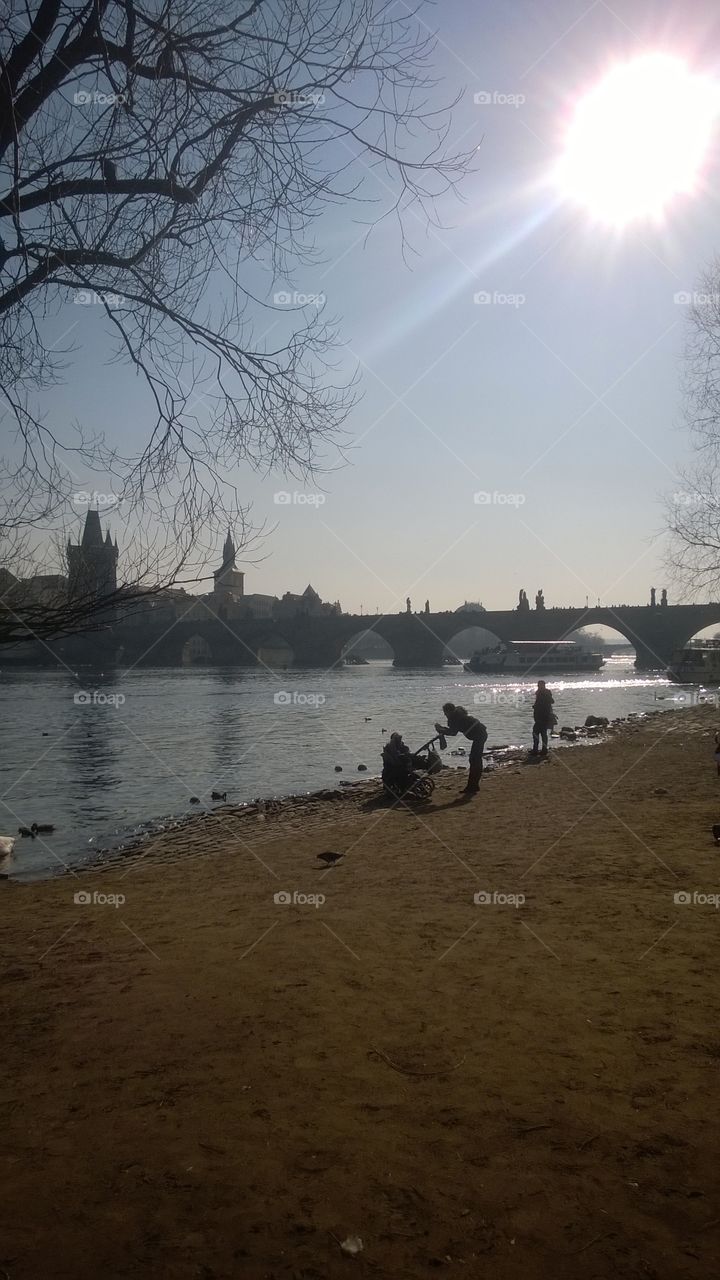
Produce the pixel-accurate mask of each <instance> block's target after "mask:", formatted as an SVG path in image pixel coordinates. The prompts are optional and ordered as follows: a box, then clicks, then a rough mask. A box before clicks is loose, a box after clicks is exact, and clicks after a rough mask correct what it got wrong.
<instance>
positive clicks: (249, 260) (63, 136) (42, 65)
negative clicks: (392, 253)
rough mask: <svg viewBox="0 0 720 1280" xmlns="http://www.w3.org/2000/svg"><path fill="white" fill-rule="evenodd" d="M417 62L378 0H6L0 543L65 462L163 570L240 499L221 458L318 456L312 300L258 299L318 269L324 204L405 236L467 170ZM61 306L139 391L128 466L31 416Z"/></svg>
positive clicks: (407, 27) (278, 460)
mask: <svg viewBox="0 0 720 1280" xmlns="http://www.w3.org/2000/svg"><path fill="white" fill-rule="evenodd" d="M432 52H433V39H432V37H431V36H430V35H429V34H428V28H427V27H426V26H425V24H424V23H423V22H421V20H420V19H419V16H418V14H417V13H416V12H415V11H414V10H413V9H412V7H411V6H410V5H408V4H405V3H400V4H398V3H397V2H396V0H352V2H351V0H38V3H37V4H36V5H35V6H32V5H29V4H27V3H25V2H23V3H16V2H15V0H5V5H4V15H3V22H2V35H0V230H1V231H2V237H1V238H0V395H2V399H3V401H4V405H5V409H6V422H7V420H8V418H9V419H10V421H11V422H13V423H14V426H15V432H16V438H15V440H14V441H13V443H12V444H11V446H10V448H9V449H8V456H7V457H6V458H5V459H4V460H2V461H0V536H1V535H2V533H3V531H5V532H6V533H7V531H8V530H13V529H18V528H20V529H23V528H28V527H32V528H39V527H43V526H45V525H47V524H48V523H49V522H51V521H52V520H53V518H55V517H57V516H58V515H59V514H60V513H62V512H63V511H64V510H67V502H68V499H69V496H70V492H71V488H72V487H73V486H72V484H71V481H70V480H69V479H68V474H69V472H68V468H69V469H70V474H73V475H75V476H77V475H79V474H85V472H87V471H94V472H96V473H100V474H103V475H109V476H112V477H113V479H114V482H115V489H116V491H117V493H118V498H119V500H120V501H122V502H123V503H124V504H125V510H126V512H129V511H131V510H134V509H136V508H137V507H140V508H141V509H142V511H143V513H145V514H146V513H147V512H149V511H152V513H153V518H154V520H155V521H156V522H159V523H160V524H161V525H163V527H165V528H167V529H170V530H171V531H172V536H173V538H174V539H175V543H176V545H177V546H178V548H179V551H178V560H179V561H180V562H182V561H184V560H185V558H186V557H187V556H189V555H191V554H192V552H193V550H194V549H195V547H196V541H197V538H198V535H199V532H200V531H201V530H203V531H204V532H205V534H207V533H208V530H209V529H210V528H211V527H217V523H218V521H220V520H224V518H225V511H226V510H227V507H228V505H231V506H233V507H234V508H235V509H236V510H237V508H238V507H239V503H238V500H237V494H236V493H235V491H234V490H233V488H232V486H230V491H229V496H228V488H227V485H226V481H225V477H226V476H227V475H228V474H231V473H232V471H233V469H234V468H235V467H237V465H238V464H239V463H247V464H249V465H251V466H253V467H260V468H270V467H279V468H281V469H286V470H291V471H294V472H296V473H299V474H306V473H307V472H308V470H310V469H312V468H313V467H314V466H317V465H320V464H322V462H323V460H326V455H325V454H324V452H323V451H324V450H325V449H327V447H328V446H329V444H330V442H337V441H338V440H339V439H340V433H341V428H342V424H343V422H344V420H345V417H346V414H347V412H348V411H349V408H350V407H351V405H352V403H353V400H354V379H353V376H352V375H347V374H341V373H340V372H339V371H338V370H337V368H336V365H335V361H336V357H335V355H334V354H333V348H334V345H335V342H336V335H335V331H334V328H333V327H332V326H331V325H330V324H329V323H328V322H327V321H326V319H325V316H324V310H323V306H322V299H315V300H314V301H313V302H311V303H310V304H309V305H303V304H302V299H301V300H300V302H299V303H297V305H293V295H292V293H290V294H289V296H290V300H291V305H290V306H288V305H287V296H286V294H279V293H278V292H277V289H276V290H275V293H274V294H273V293H272V289H273V285H274V284H277V282H278V281H283V282H287V281H289V280H291V278H292V272H293V269H294V268H296V266H297V264H298V263H302V262H312V261H314V260H315V259H314V256H313V246H312V240H311V236H310V231H311V228H312V224H313V223H314V221H315V220H316V219H317V218H318V217H319V215H321V214H322V213H323V211H325V210H326V209H327V207H328V206H329V205H332V204H338V203H345V202H347V201H349V200H355V201H361V202H362V204H363V208H364V209H365V210H367V209H368V208H369V209H370V211H371V213H372V214H373V216H374V217H382V216H387V215H388V214H391V215H393V216H394V217H396V218H397V219H398V222H399V225H400V228H401V233H400V234H401V238H402V243H403V245H405V243H406V242H405V236H404V230H402V228H403V227H404V225H405V220H404V217H403V215H404V214H405V213H406V211H407V210H408V208H409V207H410V206H411V205H415V206H416V212H419V213H420V214H421V216H422V217H423V218H425V219H427V218H429V219H435V218H436V213H435V201H436V199H437V198H438V197H440V196H442V195H443V194H444V193H445V192H446V191H447V190H448V189H449V188H452V187H453V186H454V185H455V183H456V181H457V179H458V178H459V177H460V175H461V174H462V173H463V172H464V171H465V170H466V169H467V165H468V161H469V154H465V155H448V154H447V153H446V139H447V132H448V129H449V119H450V118H449V115H448V113H447V111H445V110H443V111H440V110H437V109H436V108H435V107H433V106H432V105H430V104H429V101H428V99H429V97H430V96H431V91H432V90H433V88H434V81H433V80H432V78H431V77H430V74H429V60H430V58H431V56H432ZM370 221H372V218H371V219H370ZM295 296H296V295H295ZM69 302H74V303H76V304H78V305H82V304H88V305H90V304H92V305H94V306H95V307H96V309H97V314H98V315H99V316H102V317H103V321H104V323H105V324H106V326H107V328H108V331H109V334H110V335H111V338H112V351H113V355H114V357H116V358H118V359H120V360H122V361H125V362H126V363H128V364H129V365H130V366H131V367H132V368H133V369H134V370H135V371H136V372H137V374H138V375H139V377H140V378H141V380H142V382H143V384H144V386H145V388H146V392H147V404H148V424H149V425H148V431H147V437H146V440H145V442H144V445H143V447H142V448H141V450H140V451H139V452H138V453H136V454H133V453H131V452H124V451H123V449H122V447H121V446H120V444H119V442H117V441H114V442H113V441H110V442H108V441H107V440H106V439H105V438H104V437H103V436H102V435H98V436H89V435H88V434H87V431H86V428H85V424H83V423H80V425H79V427H78V428H77V429H73V431H72V432H70V433H68V432H66V431H65V430H64V429H63V428H62V426H61V424H58V423H57V422H55V421H52V422H49V421H48V420H47V416H46V415H45V414H44V413H43V410H42V405H43V403H44V402H43V392H44V390H45V389H46V388H47V387H48V386H51V385H52V384H53V382H54V381H55V380H56V379H58V378H59V377H60V376H61V374H62V371H63V369H64V368H65V367H66V366H67V365H68V363H69V364H70V365H71V366H72V360H73V352H72V351H70V350H63V351H61V352H60V353H59V352H58V351H57V349H55V348H54V347H53V345H52V343H51V342H50V340H49V337H48V330H47V323H48V318H49V317H52V316H53V315H55V314H57V312H58V311H59V309H60V308H62V307H64V306H66V305H67V304H68V303H69ZM74 487H77V481H74ZM244 514H245V515H246V513H244ZM166 580H168V579H166Z"/></svg>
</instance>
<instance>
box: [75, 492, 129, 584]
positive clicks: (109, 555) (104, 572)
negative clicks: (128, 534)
mask: <svg viewBox="0 0 720 1280" xmlns="http://www.w3.org/2000/svg"><path fill="white" fill-rule="evenodd" d="M118 555H119V552H118V545H117V541H115V542H114V543H113V540H112V538H111V537H110V530H109V529H108V531H107V533H106V535H105V538H104V540H103V535H102V529H101V527H100V514H99V512H97V511H88V513H87V515H86V517H85V528H84V529H83V533H82V538H81V540H80V542H79V543H78V544H75V543H72V542H68V545H67V558H68V595H69V597H70V599H71V600H76V599H78V598H79V597H93V598H95V599H97V598H99V597H103V596H108V595H111V594H112V592H113V591H116V590H117V562H118Z"/></svg>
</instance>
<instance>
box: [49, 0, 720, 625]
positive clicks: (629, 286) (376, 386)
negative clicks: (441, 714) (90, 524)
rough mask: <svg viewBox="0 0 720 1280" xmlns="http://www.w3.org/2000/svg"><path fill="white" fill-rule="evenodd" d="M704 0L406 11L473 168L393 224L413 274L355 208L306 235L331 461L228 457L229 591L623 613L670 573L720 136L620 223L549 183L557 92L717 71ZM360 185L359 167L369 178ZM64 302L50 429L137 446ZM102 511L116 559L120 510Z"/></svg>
mask: <svg viewBox="0 0 720 1280" xmlns="http://www.w3.org/2000/svg"><path fill="white" fill-rule="evenodd" d="M399 2H402V0H399ZM715 13H716V6H714V5H713V4H712V3H710V2H707V3H706V2H704V0H703V2H697V0H696V2H693V3H688V4H686V5H683V6H679V5H677V4H671V3H657V2H655V3H644V2H640V0H637V2H636V0H616V3H615V5H614V7H613V6H611V5H609V4H607V3H604V0H596V2H595V3H588V2H587V0H543V2H542V3H538V0H508V2H507V3H504V4H502V5H500V4H497V3H492V4H491V3H477V2H475V0H473V2H472V3H471V2H470V0H442V3H441V4H439V5H437V6H430V7H428V8H427V10H426V11H425V17H426V20H427V21H428V23H429V25H431V26H432V27H433V28H434V29H435V30H436V32H437V38H438V47H437V52H436V56H435V60H434V69H435V71H436V73H437V75H438V76H439V77H440V80H441V83H440V85H439V86H438V88H437V90H436V91H435V92H436V94H437V98H438V100H439V101H441V102H443V101H449V100H451V99H453V98H454V97H455V96H456V95H460V100H459V102H458V105H457V107H456V108H455V109H454V112H453V123H452V134H451V138H452V140H453V141H454V143H455V145H457V146H459V147H460V148H461V149H462V148H477V150H476V163H475V166H474V171H473V172H472V174H471V175H470V176H469V177H468V178H467V179H466V180H465V181H464V183H463V184H462V201H457V200H455V199H453V198H448V199H446V200H443V202H442V205H441V215H442V218H443V222H444V226H443V228H442V229H441V230H438V229H434V228H431V229H428V228H426V226H425V225H424V224H423V222H422V219H421V216H420V215H419V214H417V215H416V216H414V215H411V216H410V217H409V219H408V220H407V230H408V234H409V237H410V240H411V241H412V243H413V246H414V248H415V249H416V250H417V254H416V255H415V254H413V256H412V258H411V262H410V265H408V264H407V263H406V262H404V261H403V255H402V253H401V245H400V239H399V235H398V232H397V228H396V226H395V224H394V223H393V222H392V220H386V221H385V222H382V223H381V224H380V225H378V226H377V227H376V228H375V229H374V231H373V233H372V234H371V235H370V237H369V239H368V238H367V236H366V233H367V226H366V225H365V222H364V221H363V220H362V219H364V216H365V215H364V214H363V212H362V210H361V209H358V208H357V207H353V206H352V205H351V204H346V205H344V206H341V207H334V208H332V209H331V210H329V211H328V213H327V215H325V216H324V217H323V218H322V219H321V220H320V221H319V222H318V223H316V224H315V228H314V237H315V240H316V243H317V246H318V249H319V251H320V253H319V256H320V261H319V263H318V264H314V265H313V266H312V267H307V266H303V267H300V268H298V271H297V273H296V276H295V279H294V280H293V282H292V286H293V287H294V288H296V289H297V290H299V291H301V292H304V293H311V294H317V293H321V294H323V295H324V296H325V297H326V299H327V302H326V307H327V312H328V314H329V315H330V316H333V317H339V318H340V332H341V335H342V338H343V341H344V344H345V346H344V349H343V353H342V359H343V363H344V365H345V367H347V368H353V367H355V366H356V367H357V368H358V369H359V372H360V375H361V383H360V389H361V392H362V396H361V398H360V400H359V402H358V403H357V404H356V406H355V407H354V408H353V410H352V412H351V415H350V417H349V419H348V421H347V423H346V433H347V434H346V440H345V461H344V462H343V463H341V461H340V460H339V459H338V465H337V466H335V467H334V468H333V469H332V470H330V471H329V472H328V473H326V474H321V475H319V476H318V477H316V479H315V480H313V481H310V482H307V481H298V480H297V479H293V478H292V477H285V476H283V475H281V474H273V475H271V476H266V477H262V476H259V475H257V474H254V473H253V471H252V470H251V469H249V468H243V469H242V470H241V471H238V473H237V475H236V477H235V479H236V480H237V483H238V487H239V489H240V492H241V494H242V497H243V500H244V501H246V502H248V503H251V504H252V513H253V517H254V518H255V520H256V521H258V522H262V521H266V522H267V525H268V529H269V531H268V533H267V536H266V538H265V542H264V545H263V548H262V553H261V554H262V556H263V557H264V558H263V559H262V562H261V563H259V564H248V565H246V566H243V564H242V562H241V561H242V556H241V557H240V560H239V567H241V568H242V567H245V568H246V584H245V589H246V591H247V592H262V593H266V594H274V595H282V593H283V592H284V591H287V590H290V591H302V590H303V589H304V587H305V586H306V585H307V584H308V582H311V583H312V585H313V586H314V587H315V588H316V590H318V591H319V593H320V595H321V596H322V597H323V599H326V600H336V599H339V600H340V601H341V603H342V605H343V607H344V609H346V610H347V611H351V612H360V610H361V609H362V611H363V612H365V613H375V612H376V610H380V611H390V612H393V611H396V610H398V609H404V607H405V599H406V597H407V596H410V598H411V601H412V606H413V608H416V609H420V608H422V607H423V605H424V602H425V600H426V599H428V600H429V602H430V606H431V609H433V610H440V609H452V608H455V607H456V606H458V605H459V604H460V603H462V602H463V601H464V600H472V601H481V602H482V603H483V604H484V605H485V606H486V607H487V608H508V607H512V606H514V604H515V603H516V602H517V598H518V592H519V590H520V588H524V589H525V590H526V591H527V593H528V595H529V596H530V598H531V600H532V599H533V597H534V595H535V592H536V591H537V589H538V588H542V589H543V591H544V596H545V600H546V603H547V604H548V605H554V604H558V605H560V604H562V605H570V604H582V603H584V602H585V599H586V597H587V598H589V599H590V601H591V602H595V600H597V599H600V600H601V601H602V602H603V603H607V604H613V603H615V604H619V603H641V602H644V601H646V600H647V599H649V592H650V587H651V586H655V587H656V588H657V589H658V596H659V591H660V588H661V587H662V586H664V585H668V582H669V580H668V574H667V571H666V569H665V568H664V563H663V562H664V554H665V543H664V537H663V526H664V521H665V516H664V511H663V496H664V495H668V494H673V493H674V492H676V491H677V490H678V488H679V487H680V481H679V479H678V475H677V467H678V466H681V465H683V463H686V462H687V461H688V458H689V456H690V442H689V438H688V435H687V432H686V430H685V428H684V427H683V424H682V396H681V387H680V381H681V376H682V352H683V344H684V339H685V332H686V324H687V315H688V307H687V304H686V302H684V301H682V300H680V301H679V300H678V299H677V297H676V295H678V294H685V295H687V294H688V293H691V292H692V291H693V290H694V289H695V288H696V287H697V281H698V279H699V276H700V274H701V273H702V271H703V270H704V268H705V267H706V266H707V264H708V263H709V262H710V260H711V259H712V258H713V256H714V254H715V253H716V252H717V251H718V249H719V248H720V243H719V241H720V232H719V231H718V227H719V226H720V221H719V220H718V199H717V191H718V146H717V139H716V138H714V139H713V143H712V146H711V148H710V151H709V153H708V157H707V161H706V164H705V167H704V170H703V175H702V183H701V185H700V188H699V189H698V190H697V191H696V192H695V193H694V194H693V195H688V196H678V197H677V198H676V199H675V200H674V201H672V202H671V203H670V204H669V205H668V206H667V208H666V210H665V215H664V217H663V218H662V220H660V221H656V222H652V221H647V220H643V221H640V222H637V223H633V224H631V225H629V226H627V227H626V228H624V229H623V230H621V231H618V230H617V229H615V228H610V227H608V226H607V225H605V224H602V223H600V222H598V221H597V220H596V219H594V218H593V216H592V214H591V213H590V212H589V211H588V210H586V209H585V208H584V207H582V206H580V205H579V204H577V203H576V202H574V201H572V200H571V199H569V198H564V197H563V195H562V194H558V192H557V190H556V189H555V188H554V187H553V184H552V181H551V175H552V172H553V167H554V165H555V163H556V159H557V156H558V154H559V151H560V148H561V143H562V138H563V135H564V130H565V128H566V127H567V122H568V119H569V118H570V113H571V111H572V109H573V107H574V105H575V104H576V103H577V102H578V100H579V99H580V98H581V96H582V95H583V94H584V93H585V92H586V91H587V90H588V89H589V88H590V87H592V86H593V85H594V84H595V83H596V82H597V81H598V79H599V78H600V77H601V76H602V75H603V74H604V73H606V72H607V70H608V69H609V68H611V67H613V66H614V65H615V64H617V63H622V62H625V61H627V60H628V59H631V58H634V57H637V56H638V55H640V54H642V53H645V52H660V53H663V52H664V53H670V54H674V55H677V56H680V57H682V58H683V59H684V60H685V61H686V62H687V63H688V64H689V65H690V66H691V67H692V68H693V69H694V70H696V71H697V72H698V73H700V74H702V75H703V76H706V77H709V78H710V79H711V80H712V81H714V82H719V83H720V15H718V17H716V16H715ZM377 181H378V179H376V178H375V177H374V176H373V175H372V174H371V173H370V171H369V170H368V172H367V175H366V191H369V190H370V188H372V187H373V185H374V184H376V183H377ZM376 194H377V198H378V200H379V201H382V200H383V199H386V198H387V192H386V191H384V190H383V189H382V187H378V189H377V192H376ZM478 295H479V296H478ZM75 310H76V311H78V310H81V309H80V308H76V309H75ZM82 310H83V311H84V314H82V315H81V316H80V317H79V318H78V319H77V322H76V330H75V332H74V334H73V339H74V341H76V342H78V343H79V348H80V358H79V362H78V364H77V366H76V367H75V368H74V369H73V370H72V373H71V374H68V381H67V385H66V386H65V387H61V388H59V389H58V390H57V392H56V393H54V397H53V404H54V411H55V412H56V413H57V414H58V415H59V417H60V418H61V419H65V420H67V421H71V420H72V418H73V417H75V416H77V414H78V410H79V408H80V410H81V412H82V416H83V418H84V420H85V421H86V422H88V423H89V424H90V425H97V427H98V428H100V429H102V430H104V431H105V432H106V433H107V435H108V437H109V438H111V439H112V438H117V439H122V440H125V441H127V439H128V438H130V439H132V438H133V436H134V435H135V436H136V437H137V438H138V439H139V434H138V433H139V432H140V430H141V427H142V410H141V407H140V404H139V401H137V389H136V384H135V383H134V382H133V380H132V378H131V375H130V374H129V373H127V372H123V370H122V369H119V368H118V366H117V365H112V366H110V367H108V366H106V364H105V356H106V352H105V348H104V342H105V339H104V337H103V334H102V332H99V331H98V327H97V323H96V317H95V316H90V315H89V314H87V313H88V312H89V310H90V309H89V308H87V309H82ZM78 390H79V391H80V393H81V396H80V403H78ZM278 495H280V498H278ZM79 523H80V518H78V524H79ZM110 523H111V527H112V529H113V533H114V534H116V535H117V537H118V542H119V544H120V547H121V550H122V544H123V529H122V520H121V519H119V518H117V517H116V516H112V517H111V519H110ZM219 559H220V546H218V556H217V562H218V563H219ZM672 598H673V590H671V599H672Z"/></svg>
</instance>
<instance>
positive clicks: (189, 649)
mask: <svg viewBox="0 0 720 1280" xmlns="http://www.w3.org/2000/svg"><path fill="white" fill-rule="evenodd" d="M212 660H213V655H212V649H211V648H210V645H209V644H208V642H207V640H206V639H205V637H204V636H201V635H199V634H198V633H197V632H195V633H194V634H193V635H191V636H188V638H187V640H186V641H185V643H184V644H183V647H182V649H181V651H180V662H181V663H182V665H183V666H184V667H193V666H205V665H208V664H209V663H211V662H212Z"/></svg>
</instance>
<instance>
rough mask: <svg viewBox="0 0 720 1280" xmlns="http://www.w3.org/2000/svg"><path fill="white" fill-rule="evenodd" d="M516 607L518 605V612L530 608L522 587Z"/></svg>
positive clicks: (523, 611)
mask: <svg viewBox="0 0 720 1280" xmlns="http://www.w3.org/2000/svg"><path fill="white" fill-rule="evenodd" d="M517 607H518V612H519V613H526V612H527V611H529V609H530V601H529V600H528V598H527V592H526V591H523V590H522V589H521V591H520V596H519V598H518V604H517Z"/></svg>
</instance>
